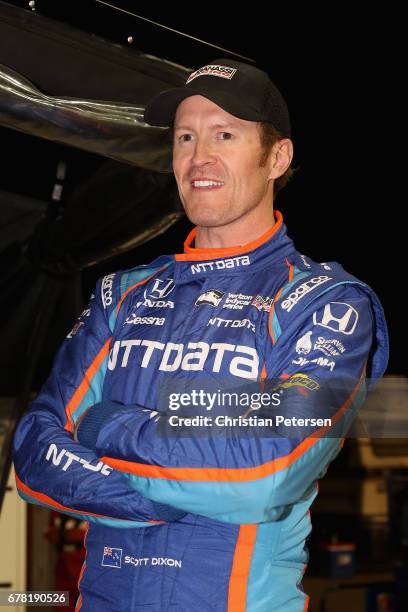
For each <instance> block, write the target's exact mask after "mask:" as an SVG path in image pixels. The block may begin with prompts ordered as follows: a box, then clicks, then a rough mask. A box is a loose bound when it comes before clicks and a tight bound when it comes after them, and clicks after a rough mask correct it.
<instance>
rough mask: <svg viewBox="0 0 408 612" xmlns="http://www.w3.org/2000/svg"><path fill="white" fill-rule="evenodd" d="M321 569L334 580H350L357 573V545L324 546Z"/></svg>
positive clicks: (322, 548)
mask: <svg viewBox="0 0 408 612" xmlns="http://www.w3.org/2000/svg"><path fill="white" fill-rule="evenodd" d="M320 560H321V563H320V569H321V572H322V574H324V575H326V576H332V577H334V578H350V577H351V576H354V574H355V573H356V545H355V544H353V543H352V542H337V543H336V544H323V545H322V547H321V557H320Z"/></svg>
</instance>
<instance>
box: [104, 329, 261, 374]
mask: <svg viewBox="0 0 408 612" xmlns="http://www.w3.org/2000/svg"><path fill="white" fill-rule="evenodd" d="M135 353H136V354H137V358H136V359H135ZM129 359H133V360H134V363H135V364H137V367H141V368H148V367H149V366H150V367H155V368H157V369H158V370H161V371H162V372H176V371H177V370H185V371H187V372H190V371H203V370H204V366H205V365H206V364H207V362H209V365H210V368H211V371H212V372H220V371H221V368H222V367H223V368H224V370H225V369H226V368H228V371H229V372H230V374H232V375H233V376H239V377H240V378H250V379H252V378H257V377H258V369H259V357H258V353H257V352H256V350H255V348H252V347H250V346H245V345H241V344H228V343H226V342H213V343H212V344H208V343H207V342H189V343H188V344H187V345H184V344H181V343H180V344H177V343H175V342H167V343H166V344H164V343H163V342H157V341H156V340H134V339H131V340H117V341H116V342H115V343H114V345H113V347H112V349H111V351H110V353H109V361H108V368H109V370H114V369H115V368H117V367H121V368H126V367H127V366H128V364H129Z"/></svg>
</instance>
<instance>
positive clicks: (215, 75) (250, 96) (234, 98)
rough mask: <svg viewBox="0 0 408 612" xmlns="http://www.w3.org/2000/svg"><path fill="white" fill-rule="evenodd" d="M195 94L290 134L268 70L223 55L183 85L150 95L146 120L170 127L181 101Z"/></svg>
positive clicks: (284, 111) (288, 122)
mask: <svg viewBox="0 0 408 612" xmlns="http://www.w3.org/2000/svg"><path fill="white" fill-rule="evenodd" d="M195 95H200V96H204V97H205V98H208V99H209V100H211V101H212V102H214V103H215V104H217V105H218V106H220V107H221V108H223V109H224V110H225V111H227V112H228V113H230V114H231V115H234V116H235V117H238V118H240V119H246V120H247V121H266V122H268V123H272V125H273V126H274V127H275V129H276V130H278V132H279V133H280V135H281V136H282V137H284V138H290V134H291V129H290V119H289V111H288V108H287V106H286V102H285V100H284V99H283V96H282V94H281V93H280V91H279V89H278V88H277V87H276V85H274V83H272V81H271V79H270V78H269V76H268V74H267V73H266V72H264V71H263V70H260V69H259V68H256V67H255V66H251V65H250V64H245V63H243V62H238V61H235V60H229V59H225V58H221V59H216V60H214V61H212V62H210V63H209V64H206V65H205V66H202V67H201V68H198V70H194V72H192V73H191V74H190V75H189V77H188V79H187V81H186V83H185V85H184V86H181V87H176V88H173V89H166V90H164V91H162V92H160V93H159V94H158V95H157V96H155V97H154V98H152V100H150V102H149V103H148V104H147V106H146V109H145V113H144V120H145V122H146V123H149V124H150V125H156V126H159V127H171V126H172V125H173V122H174V117H175V114H176V110H177V107H178V105H179V104H180V102H182V101H183V100H185V99H186V98H188V97H189V96H195Z"/></svg>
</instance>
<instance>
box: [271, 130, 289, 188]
mask: <svg viewBox="0 0 408 612" xmlns="http://www.w3.org/2000/svg"><path fill="white" fill-rule="evenodd" d="M292 159H293V142H292V141H291V139H290V138H283V139H282V140H278V141H277V142H275V144H274V145H273V147H272V150H271V153H270V156H269V169H270V172H269V176H268V179H277V178H279V177H280V176H282V174H285V172H286V170H287V169H288V168H289V166H290V164H291V161H292Z"/></svg>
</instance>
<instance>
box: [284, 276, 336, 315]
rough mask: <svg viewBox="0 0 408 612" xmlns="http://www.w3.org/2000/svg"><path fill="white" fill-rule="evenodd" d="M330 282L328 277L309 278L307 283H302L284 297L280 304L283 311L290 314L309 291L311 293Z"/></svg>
mask: <svg viewBox="0 0 408 612" xmlns="http://www.w3.org/2000/svg"><path fill="white" fill-rule="evenodd" d="M329 280H331V277H330V276H316V277H315V278H311V279H310V280H309V281H306V282H305V283H302V284H301V285H299V287H297V288H296V289H295V290H294V291H292V293H289V295H288V296H287V297H286V299H285V300H284V301H283V302H282V308H283V310H287V312H290V311H291V310H292V308H293V307H294V306H295V305H296V304H297V303H298V302H299V301H300V300H301V299H302V298H303V297H304V296H305V295H306V294H307V293H310V291H313V290H314V289H316V288H317V287H319V285H323V283H327V281H329Z"/></svg>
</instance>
